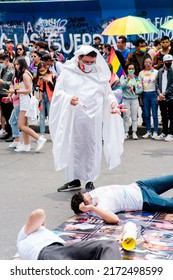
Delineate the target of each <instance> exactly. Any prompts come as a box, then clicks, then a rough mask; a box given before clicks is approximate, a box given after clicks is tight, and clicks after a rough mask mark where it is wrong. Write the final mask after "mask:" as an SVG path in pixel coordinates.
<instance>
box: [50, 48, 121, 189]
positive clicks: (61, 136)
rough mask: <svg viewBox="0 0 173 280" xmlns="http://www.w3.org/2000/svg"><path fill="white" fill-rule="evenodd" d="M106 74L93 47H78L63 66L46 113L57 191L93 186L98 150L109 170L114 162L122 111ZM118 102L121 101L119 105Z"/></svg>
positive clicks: (117, 157)
mask: <svg viewBox="0 0 173 280" xmlns="http://www.w3.org/2000/svg"><path fill="white" fill-rule="evenodd" d="M110 77H111V73H110V70H109V67H108V65H107V63H106V62H105V60H104V58H103V57H102V56H101V55H100V53H99V51H98V50H97V49H95V48H93V47H91V46H85V45H82V46H81V47H80V48H79V49H78V50H77V51H76V52H75V55H74V57H73V58H72V59H71V60H69V61H67V62H66V63H65V64H64V69H63V71H62V72H61V74H60V76H59V77H58V79H57V82H56V85H55V90H54V94H53V99H52V103H51V106H50V114H49V129H50V135H51V139H52V141H53V156H54V164H55V170H56V171H59V170H63V169H64V170H65V174H66V180H67V183H66V184H64V185H63V186H61V187H60V188H58V191H60V192H62V191H64V192H65V191H70V190H76V189H80V188H81V181H80V180H83V181H85V182H86V186H85V188H86V190H87V191H89V190H92V189H94V185H93V181H94V180H96V178H97V177H98V176H99V173H100V163H101V157H102V139H103V141H104V153H105V157H106V160H107V163H108V167H109V169H112V168H114V167H116V166H117V165H118V164H120V157H121V155H122V153H123V141H124V128H123V121H122V118H121V115H120V114H118V113H117V112H119V113H120V112H121V110H122V109H120V108H119V105H117V101H116V98H115V96H114V94H113V93H112V90H111V87H110V85H109V80H110ZM120 106H121V105H120Z"/></svg>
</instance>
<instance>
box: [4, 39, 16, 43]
mask: <svg viewBox="0 0 173 280" xmlns="http://www.w3.org/2000/svg"><path fill="white" fill-rule="evenodd" d="M13 42H14V40H13V39H7V40H5V43H13Z"/></svg>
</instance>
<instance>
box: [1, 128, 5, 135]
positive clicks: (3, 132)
mask: <svg viewBox="0 0 173 280" xmlns="http://www.w3.org/2000/svg"><path fill="white" fill-rule="evenodd" d="M5 134H7V132H6V131H5V129H3V128H1V130H0V136H4V135H5Z"/></svg>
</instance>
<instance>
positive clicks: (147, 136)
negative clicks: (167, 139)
mask: <svg viewBox="0 0 173 280" xmlns="http://www.w3.org/2000/svg"><path fill="white" fill-rule="evenodd" d="M149 137H151V132H149V131H148V132H147V133H145V134H144V135H142V138H144V139H147V138H149Z"/></svg>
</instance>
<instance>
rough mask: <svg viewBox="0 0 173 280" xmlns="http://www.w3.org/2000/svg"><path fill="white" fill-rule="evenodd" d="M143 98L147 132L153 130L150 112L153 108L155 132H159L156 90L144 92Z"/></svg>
mask: <svg viewBox="0 0 173 280" xmlns="http://www.w3.org/2000/svg"><path fill="white" fill-rule="evenodd" d="M142 100H143V106H144V114H145V121H146V129H147V132H149V131H150V130H151V112H150V111H151V110H152V116H153V123H154V132H157V131H158V113H157V111H158V104H157V103H156V100H157V93H156V91H151V92H143V93H142Z"/></svg>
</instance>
